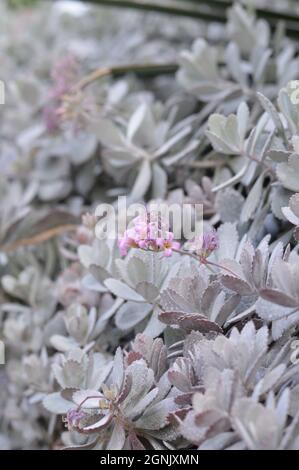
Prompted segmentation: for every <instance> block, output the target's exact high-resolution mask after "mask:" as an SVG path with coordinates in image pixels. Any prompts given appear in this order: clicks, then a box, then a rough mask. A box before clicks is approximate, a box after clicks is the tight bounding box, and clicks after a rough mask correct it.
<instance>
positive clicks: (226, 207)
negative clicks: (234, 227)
mask: <svg viewBox="0 0 299 470" xmlns="http://www.w3.org/2000/svg"><path fill="white" fill-rule="evenodd" d="M245 203H246V202H245ZM215 204H216V208H217V211H218V212H219V215H220V217H221V220H222V222H237V221H238V220H239V218H240V213H241V211H242V206H243V204H244V198H243V196H242V195H241V194H240V193H239V192H238V191H235V190H234V189H231V188H227V189H225V190H223V191H219V192H218V193H217V195H216V201H215Z"/></svg>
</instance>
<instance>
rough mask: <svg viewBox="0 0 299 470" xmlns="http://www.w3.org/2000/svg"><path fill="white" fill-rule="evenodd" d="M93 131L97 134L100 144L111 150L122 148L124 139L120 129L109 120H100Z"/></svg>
mask: <svg viewBox="0 0 299 470" xmlns="http://www.w3.org/2000/svg"><path fill="white" fill-rule="evenodd" d="M91 131H92V132H94V133H95V135H96V136H97V137H98V139H99V140H100V142H101V143H102V144H103V145H105V146H106V147H109V148H118V147H120V148H122V147H123V146H124V137H123V136H122V134H121V132H120V131H119V129H118V128H117V127H116V126H115V124H113V122H111V121H109V120H108V119H103V118H101V119H98V120H97V121H96V122H94V123H93V124H92V126H91Z"/></svg>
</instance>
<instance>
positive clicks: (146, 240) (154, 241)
mask: <svg viewBox="0 0 299 470" xmlns="http://www.w3.org/2000/svg"><path fill="white" fill-rule="evenodd" d="M133 224H134V226H133V227H131V228H129V229H128V230H126V231H125V233H124V236H123V238H121V239H120V240H119V241H118V247H119V249H120V254H121V256H125V255H126V254H127V253H128V249H129V248H140V249H142V250H148V251H162V252H163V254H164V256H165V257H169V256H171V255H172V252H173V250H178V249H179V248H180V243H179V242H176V241H174V235H173V233H172V232H170V231H168V230H166V227H167V225H166V223H165V222H163V221H161V218H160V217H159V216H158V215H157V214H156V213H155V212H147V213H146V215H145V216H138V217H136V218H135V219H134V220H133Z"/></svg>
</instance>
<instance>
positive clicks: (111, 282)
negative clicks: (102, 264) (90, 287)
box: [104, 278, 144, 302]
mask: <svg viewBox="0 0 299 470" xmlns="http://www.w3.org/2000/svg"><path fill="white" fill-rule="evenodd" d="M104 284H105V286H106V287H107V289H109V290H110V292H112V294H114V295H116V296H117V297H121V298H122V299H124V300H132V301H133V302H144V298H143V297H142V296H141V295H139V294H137V292H135V291H134V290H133V289H132V288H131V287H129V286H128V285H127V284H125V283H123V282H121V281H119V280H118V279H113V278H109V279H106V280H105V281H104Z"/></svg>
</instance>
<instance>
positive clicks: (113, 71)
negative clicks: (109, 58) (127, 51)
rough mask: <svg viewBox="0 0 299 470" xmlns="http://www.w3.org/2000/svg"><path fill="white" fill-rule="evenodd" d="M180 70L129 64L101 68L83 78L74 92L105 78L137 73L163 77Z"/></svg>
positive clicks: (165, 65) (159, 65) (154, 65)
mask: <svg viewBox="0 0 299 470" xmlns="http://www.w3.org/2000/svg"><path fill="white" fill-rule="evenodd" d="M177 69H178V65H177V64H127V65H119V66H115V67H114V66H112V67H101V68H99V69H96V70H94V71H93V72H91V73H90V74H89V75H87V76H86V77H83V78H82V80H80V81H79V82H78V83H77V85H75V86H74V91H77V92H78V91H80V90H82V89H83V88H85V87H86V86H87V85H90V84H91V83H93V82H95V81H96V80H99V79H101V78H104V77H109V76H112V77H119V76H122V75H125V74H126V73H135V74H137V75H151V76H156V75H162V74H171V73H175V72H176V71H177Z"/></svg>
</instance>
